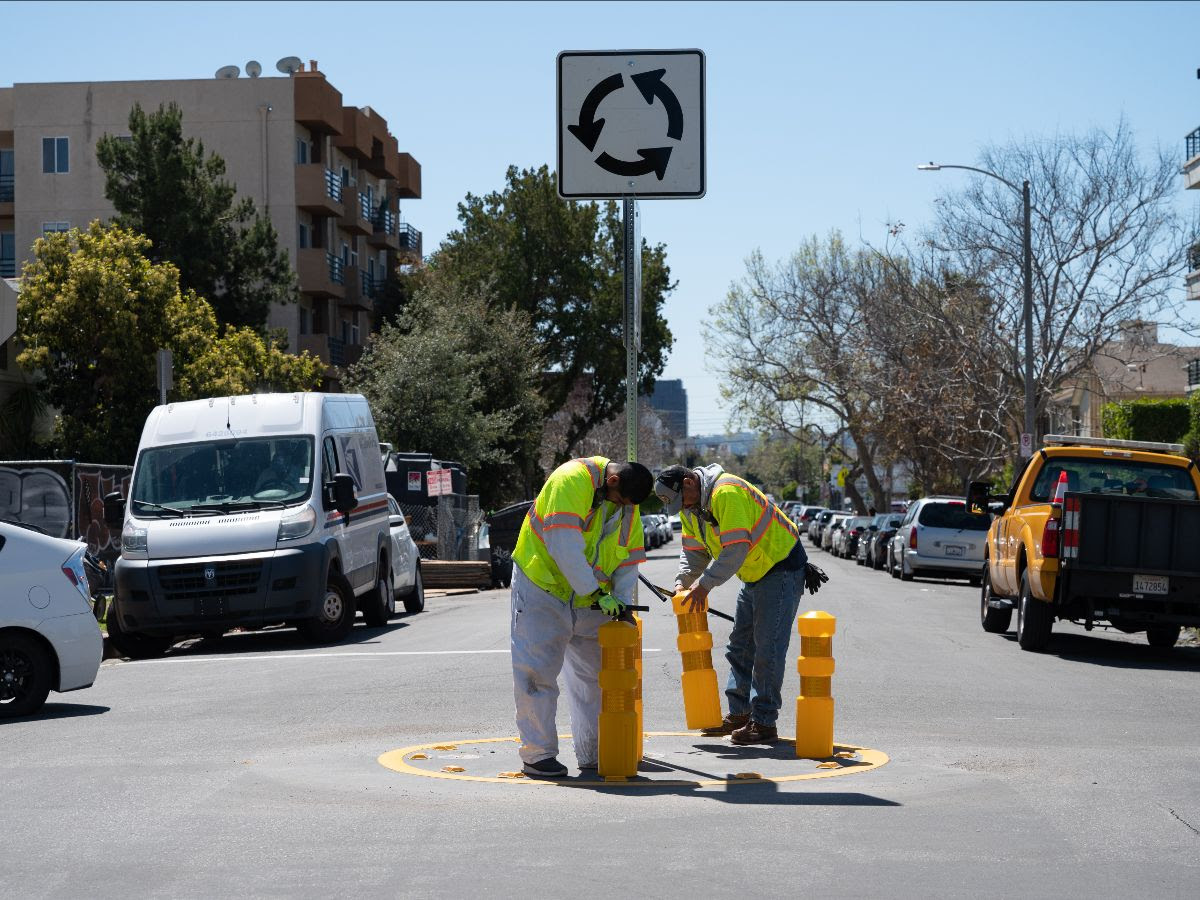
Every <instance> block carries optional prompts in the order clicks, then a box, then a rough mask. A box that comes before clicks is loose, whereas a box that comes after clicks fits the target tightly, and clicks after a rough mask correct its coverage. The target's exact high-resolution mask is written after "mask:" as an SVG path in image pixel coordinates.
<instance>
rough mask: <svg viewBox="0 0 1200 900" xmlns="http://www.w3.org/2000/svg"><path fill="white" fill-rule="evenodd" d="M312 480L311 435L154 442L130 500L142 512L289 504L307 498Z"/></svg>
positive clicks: (172, 512) (144, 457)
mask: <svg viewBox="0 0 1200 900" xmlns="http://www.w3.org/2000/svg"><path fill="white" fill-rule="evenodd" d="M312 482H313V444H312V439H311V438H308V437H286V438H246V439H243V440H229V441H211V442H205V443H195V444H177V445H174V446H168V447H150V448H148V449H146V450H143V451H142V455H141V456H140V457H139V458H138V463H137V472H136V474H135V476H134V482H133V490H132V491H131V493H130V503H131V504H132V507H133V511H134V513H135V514H137V515H140V516H164V515H181V514H183V515H186V514H188V513H189V512H192V511H194V512H197V513H200V512H230V511H232V510H237V509H260V508H262V507H277V506H287V505H291V504H293V503H299V502H302V501H303V500H306V499H307V498H308V496H309V494H310V493H311V492H312Z"/></svg>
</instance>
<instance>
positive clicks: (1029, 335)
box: [1021, 180, 1037, 445]
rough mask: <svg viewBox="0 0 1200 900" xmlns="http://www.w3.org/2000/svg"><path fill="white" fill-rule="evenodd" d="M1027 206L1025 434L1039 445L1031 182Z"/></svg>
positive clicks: (1026, 190) (1026, 194) (1026, 193)
mask: <svg viewBox="0 0 1200 900" xmlns="http://www.w3.org/2000/svg"><path fill="white" fill-rule="evenodd" d="M1021 199H1022V201H1023V202H1024V204H1025V433H1026V434H1028V435H1030V436H1031V437H1032V440H1033V444H1034V445H1036V444H1037V435H1036V434H1035V433H1034V401H1033V248H1032V244H1033V230H1032V229H1031V228H1030V225H1029V210H1030V206H1029V181H1028V180H1026V181H1025V184H1024V187H1023V189H1022V191H1021Z"/></svg>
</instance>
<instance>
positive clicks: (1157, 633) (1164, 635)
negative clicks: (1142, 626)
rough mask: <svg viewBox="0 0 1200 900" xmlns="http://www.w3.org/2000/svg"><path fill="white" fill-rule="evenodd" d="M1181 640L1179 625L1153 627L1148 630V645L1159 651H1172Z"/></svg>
mask: <svg viewBox="0 0 1200 900" xmlns="http://www.w3.org/2000/svg"><path fill="white" fill-rule="evenodd" d="M1177 640H1179V626H1178V625H1153V626H1151V627H1150V628H1147V629H1146V643H1147V644H1149V645H1150V646H1151V647H1156V648H1158V649H1159V650H1170V649H1171V648H1172V647H1174V646H1175V642H1176V641H1177Z"/></svg>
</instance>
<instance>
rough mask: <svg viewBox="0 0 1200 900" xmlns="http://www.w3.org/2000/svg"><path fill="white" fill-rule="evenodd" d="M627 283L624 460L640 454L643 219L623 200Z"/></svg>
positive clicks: (631, 201) (632, 204)
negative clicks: (639, 389)
mask: <svg viewBox="0 0 1200 900" xmlns="http://www.w3.org/2000/svg"><path fill="white" fill-rule="evenodd" d="M621 225H622V234H623V235H624V240H623V243H624V253H623V256H624V273H623V274H624V281H625V319H624V321H625V328H624V331H625V454H626V456H625V458H626V459H628V460H629V461H630V462H636V461H637V454H638V351H639V350H641V349H642V217H641V213H640V212H638V203H637V197H630V196H625V197H622V198H621Z"/></svg>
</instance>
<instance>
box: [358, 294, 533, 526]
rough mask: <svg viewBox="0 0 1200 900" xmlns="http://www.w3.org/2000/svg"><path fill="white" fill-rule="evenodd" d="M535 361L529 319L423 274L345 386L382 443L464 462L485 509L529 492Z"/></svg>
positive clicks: (486, 297) (372, 341)
mask: <svg viewBox="0 0 1200 900" xmlns="http://www.w3.org/2000/svg"><path fill="white" fill-rule="evenodd" d="M541 371H542V359H541V355H540V353H539V351H538V345H537V340H536V338H535V336H534V329H533V326H532V324H531V323H530V321H529V317H528V316H527V315H526V314H525V313H523V312H521V311H519V310H517V309H514V308H506V307H502V306H500V305H499V304H497V303H496V301H495V299H494V298H493V297H492V296H491V295H490V294H489V293H488V291H487V288H486V285H482V284H478V283H476V284H471V285H464V284H462V283H460V282H458V281H457V280H455V279H454V278H451V277H449V275H448V274H447V273H445V272H436V273H431V274H430V275H428V276H427V277H426V278H425V279H424V281H423V283H422V284H421V286H420V287H419V288H418V289H417V290H416V292H415V293H414V295H413V296H412V297H411V299H410V300H409V301H408V302H407V303H406V304H405V305H404V307H403V308H402V309H401V311H400V312H399V313H398V314H397V315H396V317H395V318H394V319H393V320H392V321H390V322H387V323H385V324H384V325H383V326H382V327H381V328H380V330H379V332H378V333H377V334H374V335H372V336H371V339H370V341H369V342H368V344H367V346H366V349H365V350H364V351H363V355H362V357H361V358H360V359H359V361H358V362H357V363H355V364H354V365H352V366H349V367H348V368H347V369H346V370H344V371H343V382H344V384H345V385H346V387H347V388H348V389H350V390H354V391H358V392H360V393H362V394H363V395H364V396H366V398H367V399H368V400H369V401H370V402H371V409H372V411H373V413H374V416H375V424H376V427H377V428H378V429H379V436H380V439H381V440H384V441H389V442H391V443H392V444H393V445H395V446H396V447H398V448H402V449H407V450H417V451H423V452H426V453H432V454H433V455H434V457H435V458H441V459H454V460H458V461H460V462H462V463H464V464H465V465H466V466H467V469H468V473H469V485H470V487H469V489H470V490H471V491H472V492H473V493H478V494H479V496H480V502H481V503H482V504H483V505H484V506H485V507H489V506H491V507H494V506H498V505H502V504H503V503H504V502H506V501H508V500H511V499H514V498H521V497H524V496H526V495H527V493H528V491H529V490H530V486H529V485H528V484H527V483H526V473H525V471H524V470H523V469H522V467H521V465H520V460H521V459H525V458H530V457H531V456H532V455H533V454H535V453H536V449H537V440H538V437H539V436H540V434H541V423H542V420H543V417H544V414H545V408H544V404H543V402H542V398H541V395H540V393H539V391H538V386H539V382H540V378H541Z"/></svg>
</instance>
